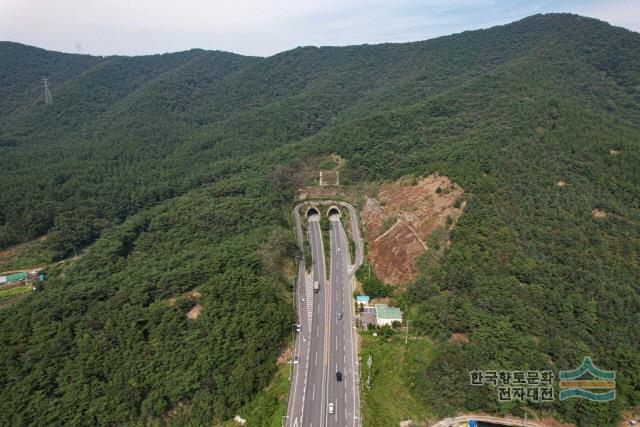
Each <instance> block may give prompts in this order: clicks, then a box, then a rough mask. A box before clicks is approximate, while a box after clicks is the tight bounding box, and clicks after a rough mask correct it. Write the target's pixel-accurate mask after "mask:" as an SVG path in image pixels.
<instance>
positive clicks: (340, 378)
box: [336, 371, 342, 381]
mask: <svg viewBox="0 0 640 427" xmlns="http://www.w3.org/2000/svg"><path fill="white" fill-rule="evenodd" d="M336 380H338V381H342V372H340V371H338V372H336Z"/></svg>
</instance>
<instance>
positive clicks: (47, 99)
mask: <svg viewBox="0 0 640 427" xmlns="http://www.w3.org/2000/svg"><path fill="white" fill-rule="evenodd" d="M42 83H43V84H44V103H45V105H51V104H53V97H52V96H51V91H50V90H49V79H48V78H46V77H44V78H43V79H42Z"/></svg>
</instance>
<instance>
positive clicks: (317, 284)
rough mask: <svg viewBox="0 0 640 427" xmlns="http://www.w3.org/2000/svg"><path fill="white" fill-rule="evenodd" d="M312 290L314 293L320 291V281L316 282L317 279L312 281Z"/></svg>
mask: <svg viewBox="0 0 640 427" xmlns="http://www.w3.org/2000/svg"><path fill="white" fill-rule="evenodd" d="M313 292H315V293H316V294H317V293H318V292H320V283H318V281H317V280H316V281H315V282H313Z"/></svg>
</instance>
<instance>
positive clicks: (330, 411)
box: [329, 402, 333, 414]
mask: <svg viewBox="0 0 640 427" xmlns="http://www.w3.org/2000/svg"><path fill="white" fill-rule="evenodd" d="M329 413H330V414H333V402H332V403H329Z"/></svg>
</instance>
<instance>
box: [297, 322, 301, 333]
mask: <svg viewBox="0 0 640 427" xmlns="http://www.w3.org/2000/svg"><path fill="white" fill-rule="evenodd" d="M296 332H300V323H296Z"/></svg>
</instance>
